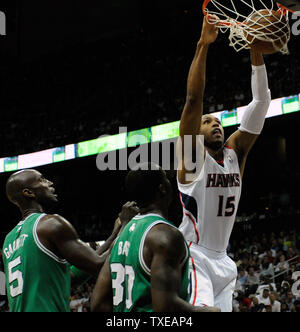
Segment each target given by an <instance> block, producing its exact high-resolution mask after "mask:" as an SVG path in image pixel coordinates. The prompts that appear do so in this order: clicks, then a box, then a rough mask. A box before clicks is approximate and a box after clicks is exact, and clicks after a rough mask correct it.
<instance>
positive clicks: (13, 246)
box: [3, 234, 28, 259]
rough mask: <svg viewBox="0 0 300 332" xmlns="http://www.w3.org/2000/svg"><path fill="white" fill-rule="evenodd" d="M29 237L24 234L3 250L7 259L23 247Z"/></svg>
mask: <svg viewBox="0 0 300 332" xmlns="http://www.w3.org/2000/svg"><path fill="white" fill-rule="evenodd" d="M27 237H28V235H27V234H22V235H21V236H20V237H18V238H17V239H16V240H14V242H13V243H9V245H8V246H7V247H6V248H4V250H3V252H4V255H5V257H6V258H7V259H9V258H10V257H11V255H12V254H13V253H14V252H15V251H17V250H18V249H20V248H21V247H23V245H24V242H25V240H26V239H27Z"/></svg>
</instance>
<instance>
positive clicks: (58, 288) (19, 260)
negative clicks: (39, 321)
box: [3, 213, 71, 312]
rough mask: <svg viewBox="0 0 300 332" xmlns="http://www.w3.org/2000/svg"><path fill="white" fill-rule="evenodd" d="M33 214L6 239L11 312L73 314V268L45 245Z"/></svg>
mask: <svg viewBox="0 0 300 332" xmlns="http://www.w3.org/2000/svg"><path fill="white" fill-rule="evenodd" d="M44 216H45V214H41V213H33V214H31V215H30V216H28V217H27V218H26V219H25V220H23V221H21V222H20V223H18V225H17V226H16V227H15V228H14V229H13V230H12V231H11V232H10V233H9V234H8V235H7V236H6V238H5V241H4V246H3V262H4V269H5V276H6V290H7V296H8V301H9V309H10V311H11V312H67V311H70V309H69V308H70V289H71V276H70V265H69V264H68V263H67V261H66V260H63V259H60V258H58V257H57V256H56V255H55V254H53V253H52V252H51V251H49V250H48V249H47V248H46V247H44V246H43V245H42V243H41V242H40V241H39V238H38V236H37V231H36V230H37V225H38V223H39V221H40V219H41V218H42V217H44Z"/></svg>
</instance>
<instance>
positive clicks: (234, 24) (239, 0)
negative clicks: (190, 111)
mask: <svg viewBox="0 0 300 332" xmlns="http://www.w3.org/2000/svg"><path fill="white" fill-rule="evenodd" d="M254 2H255V4H254ZM202 10H203V14H204V15H205V16H206V19H207V21H208V22H209V23H214V24H217V26H218V28H219V29H220V31H221V32H223V33H225V32H227V31H228V30H229V32H230V33H229V40H230V46H232V47H233V48H234V49H235V50H236V51H237V52H239V51H241V50H243V49H250V48H251V41H253V40H259V41H262V42H267V43H272V44H273V45H274V48H275V45H276V49H278V51H280V52H281V53H283V54H288V53H289V51H288V42H289V40H290V37H291V31H290V25H289V11H291V10H290V9H289V8H287V7H285V6H283V5H281V4H279V3H276V2H274V1H273V0H204V1H203V5H202ZM266 11H267V13H268V14H267V15H266V17H265V16H263V15H262V14H261V13H265V12H266ZM274 12H276V15H274ZM255 14H257V15H255ZM215 16H217V18H216V17H215ZM253 17H255V18H256V19H255V20H254V19H253ZM257 17H258V18H257ZM260 18H261V19H262V18H263V19H264V20H263V21H264V22H263V24H262V23H260ZM279 23H280V24H279ZM249 37H251V38H249ZM278 45H279V46H278Z"/></svg>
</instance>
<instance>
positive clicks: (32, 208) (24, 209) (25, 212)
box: [20, 202, 44, 220]
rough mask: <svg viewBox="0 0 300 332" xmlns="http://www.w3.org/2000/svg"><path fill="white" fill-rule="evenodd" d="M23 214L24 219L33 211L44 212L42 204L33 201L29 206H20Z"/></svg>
mask: <svg viewBox="0 0 300 332" xmlns="http://www.w3.org/2000/svg"><path fill="white" fill-rule="evenodd" d="M20 210H21V214H22V220H24V219H26V218H27V217H28V216H29V215H30V214H32V213H43V212H44V210H43V208H42V206H41V205H40V204H38V203H36V202H32V203H31V204H30V205H29V206H24V207H21V208H20Z"/></svg>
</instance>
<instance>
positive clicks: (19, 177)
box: [6, 169, 40, 204]
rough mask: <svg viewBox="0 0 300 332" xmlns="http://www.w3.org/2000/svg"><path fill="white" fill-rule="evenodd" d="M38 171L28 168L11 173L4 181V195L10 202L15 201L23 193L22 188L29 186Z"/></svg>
mask: <svg viewBox="0 0 300 332" xmlns="http://www.w3.org/2000/svg"><path fill="white" fill-rule="evenodd" d="M39 174H40V173H39V172H37V171H35V170H32V169H28V170H24V171H19V172H17V173H14V174H13V175H11V176H10V177H9V179H8V181H7V183H6V195H7V197H8V199H9V200H10V201H11V202H12V203H15V204H16V203H17V202H18V201H19V200H20V198H21V196H22V195H23V190H24V189H26V188H28V189H29V188H31V186H32V184H33V183H34V181H35V180H36V179H37V177H38V175H39Z"/></svg>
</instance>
